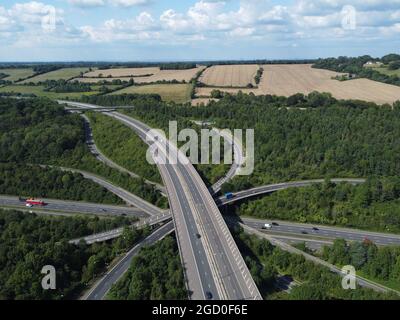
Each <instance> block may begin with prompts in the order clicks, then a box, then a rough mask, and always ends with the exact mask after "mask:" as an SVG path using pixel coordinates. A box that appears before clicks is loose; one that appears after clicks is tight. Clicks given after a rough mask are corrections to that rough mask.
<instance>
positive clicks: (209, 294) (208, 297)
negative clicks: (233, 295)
mask: <svg viewBox="0 0 400 320" xmlns="http://www.w3.org/2000/svg"><path fill="white" fill-rule="evenodd" d="M212 298H213V295H212V293H211V292H210V291H206V299H207V300H211V299H212Z"/></svg>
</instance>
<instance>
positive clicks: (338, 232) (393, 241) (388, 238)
mask: <svg viewBox="0 0 400 320" xmlns="http://www.w3.org/2000/svg"><path fill="white" fill-rule="evenodd" d="M241 220H242V222H243V223H244V224H246V225H247V226H249V227H252V228H255V229H258V230H261V229H262V227H263V226H264V224H266V223H269V224H271V223H272V222H275V223H276V224H277V225H273V226H272V228H271V229H268V230H263V232H264V233H266V234H269V235H271V236H274V237H275V238H279V236H282V237H284V236H292V237H293V236H296V235H297V236H299V237H300V238H303V239H305V240H307V239H308V238H309V239H314V240H317V239H321V240H325V241H326V240H333V239H345V240H347V241H360V242H362V241H364V240H365V239H368V240H370V241H372V242H373V243H375V244H377V245H380V246H390V245H397V246H398V245H400V235H396V234H389V233H378V232H369V231H362V230H356V229H349V228H338V227H327V226H322V225H312V224H302V223H294V222H286V221H279V220H259V219H253V218H247V217H241ZM313 228H316V229H313Z"/></svg>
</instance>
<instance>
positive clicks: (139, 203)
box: [44, 166, 165, 216]
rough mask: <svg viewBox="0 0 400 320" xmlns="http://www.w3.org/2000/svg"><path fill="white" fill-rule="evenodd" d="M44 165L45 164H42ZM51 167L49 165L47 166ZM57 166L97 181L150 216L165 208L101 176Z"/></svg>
mask: <svg viewBox="0 0 400 320" xmlns="http://www.w3.org/2000/svg"><path fill="white" fill-rule="evenodd" d="M44 167H46V166H44ZM47 167H51V166H47ZM56 168H59V169H60V170H62V171H68V172H75V173H80V174H81V175H82V176H83V177H84V178H86V179H89V180H92V181H93V182H94V183H97V184H98V185H101V186H102V187H104V188H105V189H107V190H108V191H110V192H112V193H114V194H115V195H116V196H118V197H120V198H121V199H122V200H124V201H125V202H126V203H128V204H130V205H132V206H135V207H136V208H138V209H140V210H142V211H144V212H146V213H148V214H149V215H151V216H156V215H159V214H160V213H164V212H165V210H162V209H160V208H158V207H156V206H155V205H153V204H151V203H149V202H147V201H145V200H143V199H142V198H140V197H138V196H136V195H134V194H133V193H130V192H128V191H126V190H124V189H122V188H120V187H117V186H115V185H113V184H112V183H111V182H109V181H107V180H105V179H104V178H102V177H99V176H97V175H95V174H93V173H89V172H86V171H82V170H77V169H71V168H64V167H56Z"/></svg>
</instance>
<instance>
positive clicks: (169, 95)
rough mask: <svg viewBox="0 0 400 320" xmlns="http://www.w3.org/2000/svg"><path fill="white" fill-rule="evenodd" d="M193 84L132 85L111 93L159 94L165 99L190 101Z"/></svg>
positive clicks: (179, 101) (181, 101) (180, 101)
mask: <svg viewBox="0 0 400 320" xmlns="http://www.w3.org/2000/svg"><path fill="white" fill-rule="evenodd" d="M191 90H192V85H190V84H181V83H180V84H150V85H143V86H131V87H128V88H124V89H122V90H118V91H115V92H113V93H111V94H112V95H115V94H124V93H140V94H152V93H154V94H158V95H160V97H161V99H162V100H163V101H174V102H176V103H186V102H189V101H190V94H191Z"/></svg>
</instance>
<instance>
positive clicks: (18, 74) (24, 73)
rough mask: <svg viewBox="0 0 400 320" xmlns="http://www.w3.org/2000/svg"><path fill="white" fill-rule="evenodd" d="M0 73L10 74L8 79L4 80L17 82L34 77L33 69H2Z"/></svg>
mask: <svg viewBox="0 0 400 320" xmlns="http://www.w3.org/2000/svg"><path fill="white" fill-rule="evenodd" d="M0 73H5V74H8V77H6V78H3V80H8V81H13V82H14V81H17V80H19V79H25V78H27V77H30V76H32V75H33V73H34V72H33V69H32V68H21V69H17V68H16V69H0Z"/></svg>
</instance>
